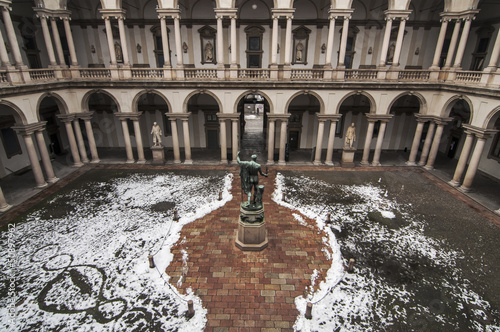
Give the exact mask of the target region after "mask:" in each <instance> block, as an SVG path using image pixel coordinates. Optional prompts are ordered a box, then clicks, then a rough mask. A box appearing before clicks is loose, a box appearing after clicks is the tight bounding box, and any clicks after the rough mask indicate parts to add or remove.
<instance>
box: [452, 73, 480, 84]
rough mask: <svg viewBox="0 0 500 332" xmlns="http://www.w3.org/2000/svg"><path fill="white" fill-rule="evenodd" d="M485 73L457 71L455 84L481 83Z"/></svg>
mask: <svg viewBox="0 0 500 332" xmlns="http://www.w3.org/2000/svg"><path fill="white" fill-rule="evenodd" d="M482 75H483V73H482V72H480V71H457V76H456V77H455V82H457V83H479V82H481V77H482Z"/></svg>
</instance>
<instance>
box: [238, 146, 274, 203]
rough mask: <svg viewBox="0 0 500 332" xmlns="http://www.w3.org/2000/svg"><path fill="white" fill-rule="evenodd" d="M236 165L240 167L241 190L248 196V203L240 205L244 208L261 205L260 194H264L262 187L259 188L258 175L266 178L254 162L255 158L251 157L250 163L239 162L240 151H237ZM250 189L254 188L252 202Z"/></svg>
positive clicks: (254, 156)
mask: <svg viewBox="0 0 500 332" xmlns="http://www.w3.org/2000/svg"><path fill="white" fill-rule="evenodd" d="M236 160H237V161H238V164H239V165H240V177H241V189H242V190H243V192H244V193H245V194H247V195H248V201H247V202H246V203H242V204H244V205H246V206H249V205H251V204H253V205H254V206H255V205H260V206H261V205H262V193H263V192H264V186H259V174H260V175H262V176H265V177H267V174H264V173H262V170H261V168H260V164H258V163H257V162H256V160H257V156H256V155H252V160H251V161H241V160H240V151H238V155H237V157H236ZM252 187H253V188H254V190H253V191H254V198H253V202H251V198H252Z"/></svg>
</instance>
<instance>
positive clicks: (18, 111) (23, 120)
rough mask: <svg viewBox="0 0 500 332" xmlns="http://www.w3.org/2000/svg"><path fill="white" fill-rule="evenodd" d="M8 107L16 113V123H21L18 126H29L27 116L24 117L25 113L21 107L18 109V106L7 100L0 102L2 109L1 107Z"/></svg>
mask: <svg viewBox="0 0 500 332" xmlns="http://www.w3.org/2000/svg"><path fill="white" fill-rule="evenodd" d="M2 105H3V106H6V107H8V108H10V109H12V110H13V111H14V114H13V116H14V119H15V120H16V123H18V121H19V123H18V124H28V120H26V116H25V115H24V113H23V111H21V109H20V108H19V107H17V105H15V104H14V103H12V102H10V101H7V100H0V109H1V106H2Z"/></svg>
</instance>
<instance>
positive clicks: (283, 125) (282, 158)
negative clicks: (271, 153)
mask: <svg viewBox="0 0 500 332" xmlns="http://www.w3.org/2000/svg"><path fill="white" fill-rule="evenodd" d="M287 124H288V121H287V119H281V132H280V154H279V160H278V165H285V164H286V162H285V149H286V134H287V133H286V129H287Z"/></svg>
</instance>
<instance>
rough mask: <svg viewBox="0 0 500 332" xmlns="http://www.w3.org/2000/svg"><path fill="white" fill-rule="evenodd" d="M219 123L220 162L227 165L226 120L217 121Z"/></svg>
mask: <svg viewBox="0 0 500 332" xmlns="http://www.w3.org/2000/svg"><path fill="white" fill-rule="evenodd" d="M219 123H220V162H221V164H227V132H226V119H225V118H222V119H220V120H219Z"/></svg>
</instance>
